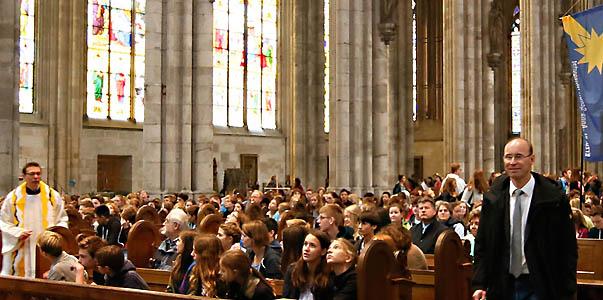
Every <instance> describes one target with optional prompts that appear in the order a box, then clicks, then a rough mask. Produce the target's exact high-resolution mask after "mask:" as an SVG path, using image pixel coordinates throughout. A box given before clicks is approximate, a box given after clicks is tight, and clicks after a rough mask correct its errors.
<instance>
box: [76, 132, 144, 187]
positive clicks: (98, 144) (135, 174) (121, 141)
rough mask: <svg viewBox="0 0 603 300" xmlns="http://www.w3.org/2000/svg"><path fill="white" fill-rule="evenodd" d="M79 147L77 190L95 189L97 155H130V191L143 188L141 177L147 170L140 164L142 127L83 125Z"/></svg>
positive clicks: (141, 156) (141, 157)
mask: <svg viewBox="0 0 603 300" xmlns="http://www.w3.org/2000/svg"><path fill="white" fill-rule="evenodd" d="M81 151H82V152H81V162H80V182H76V190H78V191H80V192H90V191H96V187H97V182H96V181H97V158H98V156H99V155H127V156H132V191H136V190H140V189H142V188H143V184H142V183H143V178H144V176H145V173H146V172H147V170H144V169H143V167H142V159H143V151H142V131H139V130H123V129H102V128H84V129H83V130H82V137H81Z"/></svg>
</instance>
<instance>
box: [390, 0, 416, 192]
mask: <svg viewBox="0 0 603 300" xmlns="http://www.w3.org/2000/svg"><path fill="white" fill-rule="evenodd" d="M397 24H398V27H397V30H396V32H397V34H396V38H395V40H394V41H393V42H392V44H391V46H390V47H391V50H390V74H391V78H390V82H392V83H391V84H390V86H391V90H392V93H393V97H392V101H390V102H389V104H388V107H389V110H390V113H389V114H388V118H389V120H390V123H389V124H390V125H389V126H390V128H393V130H390V141H391V142H392V144H391V145H390V147H389V151H390V161H392V163H391V165H390V166H389V167H390V170H391V172H390V173H389V176H390V177H389V178H388V179H387V180H388V182H387V183H388V184H389V185H391V186H389V185H388V187H389V188H391V187H392V186H393V183H394V182H395V181H396V180H397V175H398V174H407V175H411V174H412V173H413V165H414V162H413V141H414V130H413V125H412V111H413V110H412V109H413V107H412V106H413V102H412V97H413V93H412V75H413V74H412V72H413V70H412V51H413V49H412V3H411V2H410V1H399V2H398V6H397Z"/></svg>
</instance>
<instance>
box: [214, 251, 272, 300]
mask: <svg viewBox="0 0 603 300" xmlns="http://www.w3.org/2000/svg"><path fill="white" fill-rule="evenodd" d="M220 274H221V275H222V278H221V279H222V280H223V281H224V282H225V283H226V287H225V289H224V292H223V293H222V292H221V293H220V295H219V296H220V298H227V299H234V300H256V299H257V300H263V299H267V300H271V299H274V293H273V292H272V287H270V285H269V284H268V282H267V281H266V279H264V277H263V276H262V274H260V273H259V272H258V271H257V270H256V269H254V268H252V267H251V263H250V262H249V258H248V257H247V255H246V254H245V253H243V252H242V251H241V250H228V251H226V252H224V254H223V255H222V258H220Z"/></svg>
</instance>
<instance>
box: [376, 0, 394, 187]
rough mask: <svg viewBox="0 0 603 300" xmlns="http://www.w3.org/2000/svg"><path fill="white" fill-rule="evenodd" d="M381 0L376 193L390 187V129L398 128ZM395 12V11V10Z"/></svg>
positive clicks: (377, 47) (377, 78)
mask: <svg viewBox="0 0 603 300" xmlns="http://www.w3.org/2000/svg"><path fill="white" fill-rule="evenodd" d="M384 4H385V3H382V2H381V1H374V2H373V20H372V25H373V31H372V38H373V48H372V60H373V75H374V76H373V78H372V82H373V89H372V90H373V97H372V98H373V102H372V103H373V105H372V106H373V114H372V115H373V127H372V132H373V141H372V142H373V143H372V148H373V153H372V160H373V167H372V169H371V170H372V173H373V184H372V187H373V188H374V189H375V192H383V191H385V190H387V189H388V188H389V187H388V181H390V179H391V178H389V177H390V176H388V175H389V173H390V172H391V168H392V163H391V161H390V160H389V158H390V153H389V152H390V151H389V149H390V148H391V146H392V145H391V141H390V138H391V136H390V131H391V130H394V128H392V127H390V125H391V124H390V122H389V117H388V115H389V113H390V111H389V107H388V104H389V103H391V102H392V101H393V99H391V95H390V90H391V87H390V76H389V73H390V72H389V49H388V47H391V46H387V45H385V43H384V42H383V41H382V40H381V37H380V34H381V33H380V31H379V29H378V27H379V23H380V22H381V20H382V18H384V16H383V15H382V14H381V11H382V5H384ZM391 13H393V12H391Z"/></svg>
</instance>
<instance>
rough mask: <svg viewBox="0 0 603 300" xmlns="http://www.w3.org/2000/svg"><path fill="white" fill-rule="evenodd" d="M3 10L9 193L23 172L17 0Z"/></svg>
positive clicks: (1, 84) (2, 182) (0, 158)
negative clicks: (21, 163)
mask: <svg viewBox="0 0 603 300" xmlns="http://www.w3.org/2000/svg"><path fill="white" fill-rule="evenodd" d="M0 3H1V4H2V10H0V32H2V33H3V34H2V37H0V57H2V59H1V60H0V69H2V70H3V71H2V72H0V95H2V96H3V98H4V100H3V101H0V130H1V131H2V134H0V164H1V165H2V166H3V167H2V168H1V170H0V195H6V194H7V193H8V192H9V191H11V190H12V189H13V188H14V186H15V185H16V183H17V177H18V176H19V174H20V173H21V172H20V170H19V167H18V162H19V97H18V94H19V92H18V91H19V24H20V23H19V18H20V14H19V12H20V7H19V3H20V2H17V1H13V0H2V1H0Z"/></svg>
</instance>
